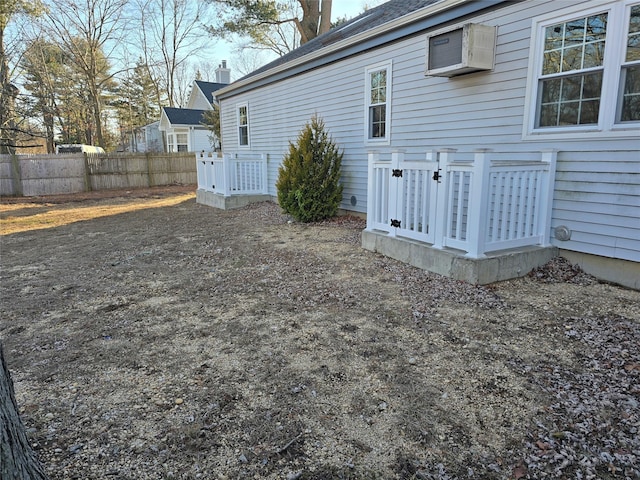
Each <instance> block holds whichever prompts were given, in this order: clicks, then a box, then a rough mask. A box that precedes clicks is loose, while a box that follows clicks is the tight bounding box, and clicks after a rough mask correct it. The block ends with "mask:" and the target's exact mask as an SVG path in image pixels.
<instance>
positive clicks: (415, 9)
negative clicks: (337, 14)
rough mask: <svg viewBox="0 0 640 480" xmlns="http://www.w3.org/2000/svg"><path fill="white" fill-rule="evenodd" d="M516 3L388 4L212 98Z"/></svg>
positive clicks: (396, 0)
mask: <svg viewBox="0 0 640 480" xmlns="http://www.w3.org/2000/svg"><path fill="white" fill-rule="evenodd" d="M514 1H522V0H389V1H388V2H386V3H383V4H382V5H379V6H377V7H375V8H372V9H370V10H367V11H365V12H364V13H362V14H360V15H358V16H357V17H355V18H353V19H351V20H349V21H348V22H346V23H344V24H342V25H339V26H337V27H335V28H333V29H331V30H329V31H328V32H327V33H325V34H323V35H320V36H318V37H316V38H314V39H312V40H310V41H309V42H307V43H305V44H303V45H301V46H300V47H298V48H297V49H295V50H293V51H291V52H289V53H287V54H286V55H283V56H282V57H280V58H278V59H276V60H274V61H272V62H270V63H268V64H267V65H264V66H263V67H260V68H258V69H257V70H254V71H253V72H251V73H250V74H248V75H245V76H244V77H242V78H240V79H238V80H236V81H235V82H233V83H231V84H230V85H226V86H224V87H223V88H221V89H220V90H218V91H217V92H216V98H217V99H220V98H225V97H227V96H230V95H233V94H236V93H242V92H244V91H248V90H251V89H253V88H255V87H258V86H264V85H266V84H269V83H272V82H276V81H280V80H283V79H285V78H287V77H290V76H294V75H298V74H300V73H303V72H305V71H308V70H311V69H314V68H318V67H320V66H322V65H326V64H329V63H333V62H336V61H338V60H343V59H345V58H348V57H350V56H353V55H356V54H359V53H362V52H365V51H368V50H371V49H373V48H376V47H379V46H381V45H384V44H387V43H390V42H394V41H397V40H400V39H402V38H405V37H407V36H411V35H416V34H419V33H421V32H423V31H424V30H426V29H429V28H435V27H437V26H440V25H444V24H447V23H451V22H454V21H457V20H459V19H460V18H462V17H465V16H468V15H472V14H475V13H478V12H480V11H482V10H489V9H494V8H496V7H498V6H499V5H500V4H503V3H509V2H510V3H513V2H514Z"/></svg>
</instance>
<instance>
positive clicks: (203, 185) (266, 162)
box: [197, 0, 640, 288]
mask: <svg viewBox="0 0 640 480" xmlns="http://www.w3.org/2000/svg"><path fill="white" fill-rule="evenodd" d="M215 97H216V100H217V101H218V102H219V105H220V108H221V124H222V139H223V153H224V158H225V159H227V160H226V161H227V163H226V164H225V165H221V166H220V168H218V167H217V166H215V165H214V162H213V161H208V159H207V158H205V157H203V156H201V158H200V159H199V171H198V172H199V174H198V182H199V185H198V193H197V195H198V201H200V202H202V203H209V204H215V202H213V201H212V198H214V197H215V196H216V195H220V194H222V195H223V196H224V195H226V196H233V195H242V194H243V193H247V194H249V193H251V194H255V193H256V192H259V193H262V194H263V195H266V196H269V197H271V198H274V197H275V196H276V190H275V182H276V179H277V176H278V168H279V166H280V164H281V161H282V158H283V155H284V154H285V153H286V152H287V149H288V144H289V142H290V141H295V140H296V138H297V135H298V133H299V132H300V130H301V129H302V128H303V127H304V125H305V124H306V123H307V122H309V120H310V119H311V117H312V116H314V115H317V116H319V117H321V118H322V120H323V121H324V123H325V125H326V127H327V129H328V131H329V132H330V134H331V136H332V138H333V139H334V141H335V142H336V143H337V144H338V145H339V147H340V148H341V149H342V150H343V151H344V158H343V163H342V180H341V181H342V184H343V185H344V190H343V202H342V205H341V207H342V208H343V209H344V210H346V211H351V212H357V213H361V214H366V216H367V229H366V230H365V232H363V246H364V247H365V248H369V249H371V250H375V251H379V252H381V253H383V254H385V255H389V256H392V257H394V258H398V259H400V260H403V261H407V262H409V263H412V264H414V265H417V266H420V267H422V268H426V269H429V270H433V271H437V272H440V273H445V274H449V275H451V276H454V277H456V278H458V277H459V278H461V279H465V280H469V281H473V282H476V283H488V282H489V281H495V280H501V279H504V278H509V277H514V276H518V275H524V274H526V273H527V271H528V270H529V269H530V268H531V267H533V266H535V264H536V263H540V262H543V261H545V260H546V258H547V255H549V254H556V253H558V252H559V253H560V254H561V255H563V256H565V257H567V258H569V259H570V260H571V261H573V262H574V263H578V264H579V265H580V266H582V267H583V268H584V269H585V270H586V271H588V272H591V273H593V274H595V275H597V276H599V277H601V278H603V279H607V280H611V281H614V282H617V283H622V284H625V285H628V286H632V287H635V288H640V0H521V1H501V0H484V1H469V0H390V1H389V2H387V3H384V4H382V5H380V6H378V7H376V8H372V9H370V10H367V11H366V12H364V13H363V14H361V15H360V16H358V17H355V18H354V19H352V20H350V21H349V22H347V23H345V24H343V25H341V26H339V27H337V28H335V29H332V30H331V31H329V32H327V33H326V34H324V35H322V36H320V37H317V38H315V39H313V40H312V41H310V42H308V43H306V44H304V45H302V46H301V47H300V48H298V49H297V50H294V51H293V52H291V53H289V54H288V55H285V56H283V57H281V58H279V59H277V60H275V61H274V62H272V63H270V64H268V65H265V66H264V67H262V68H260V69H258V70H256V71H254V72H252V73H251V74H250V75H248V76H246V77H244V78H241V79H239V80H237V81H235V82H233V83H231V84H230V85H227V86H224V87H222V88H220V89H218V90H217V91H216V92H215ZM243 158H246V159H247V162H253V163H252V164H251V165H253V166H247V165H249V164H248V163H247V164H246V165H244V166H243V163H242V162H243ZM243 168H244V169H245V170H242V169H243ZM216 169H217V170H216ZM243 172H245V173H243ZM246 172H251V175H249V176H251V177H252V178H253V184H252V185H248V184H247V185H246V186H245V183H246V178H248V174H247V173H246ZM245 177H246V178H245ZM243 182H245V183H243ZM225 184H226V185H225ZM214 185H215V187H214ZM221 185H225V186H224V188H223V190H220V187H221ZM540 252H545V253H540ZM523 259H524V260H523ZM478 265H480V266H479V267H478ZM483 265H484V266H483ZM478 268H479V270H477V269H478ZM483 269H484V270H483ZM469 270H473V271H474V273H473V274H472V275H471V276H468V275H467V274H466V273H464V272H466V271H469Z"/></svg>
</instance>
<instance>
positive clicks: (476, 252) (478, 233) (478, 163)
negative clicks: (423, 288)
mask: <svg viewBox="0 0 640 480" xmlns="http://www.w3.org/2000/svg"><path fill="white" fill-rule="evenodd" d="M489 152H491V150H490V149H487V148H480V149H478V150H475V151H474V159H473V173H472V175H471V185H469V206H468V212H467V243H468V245H469V249H468V250H467V255H466V256H467V257H471V258H483V257H485V256H486V255H485V251H484V250H485V243H486V236H487V202H488V196H487V193H488V188H487V187H488V185H489V171H490V166H491V165H490V160H489V158H488V156H487V153H489Z"/></svg>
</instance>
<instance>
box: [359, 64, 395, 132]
mask: <svg viewBox="0 0 640 480" xmlns="http://www.w3.org/2000/svg"><path fill="white" fill-rule="evenodd" d="M365 75H366V78H365V85H366V87H365V109H366V112H365V119H366V129H367V131H366V134H365V139H366V140H367V142H370V143H375V142H380V143H389V139H390V132H391V130H390V127H391V124H390V119H391V62H387V63H385V64H380V65H375V66H372V67H369V68H367V69H366V73H365Z"/></svg>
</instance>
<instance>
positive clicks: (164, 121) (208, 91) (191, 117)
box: [159, 60, 230, 152]
mask: <svg viewBox="0 0 640 480" xmlns="http://www.w3.org/2000/svg"><path fill="white" fill-rule="evenodd" d="M215 73H216V80H217V81H216V82H205V81H202V80H195V81H194V82H193V86H192V88H191V93H190V94H189V99H188V101H187V106H186V108H175V107H163V108H162V112H161V114H160V123H159V130H160V131H161V132H163V133H164V137H165V142H166V148H167V151H168V152H202V151H204V152H211V151H213V150H215V149H216V148H217V147H218V146H219V142H218V141H217V139H215V138H213V139H212V132H211V131H210V130H209V129H208V128H207V127H206V126H205V125H204V124H203V123H204V117H203V115H204V113H205V112H206V111H208V110H212V109H213V105H214V104H215V98H214V93H215V92H216V91H217V90H219V89H220V88H222V87H225V86H227V85H228V84H229V81H230V70H229V69H228V68H227V62H226V61H225V60H223V61H222V64H221V65H220V66H219V67H218V68H217V69H216V72H215Z"/></svg>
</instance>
